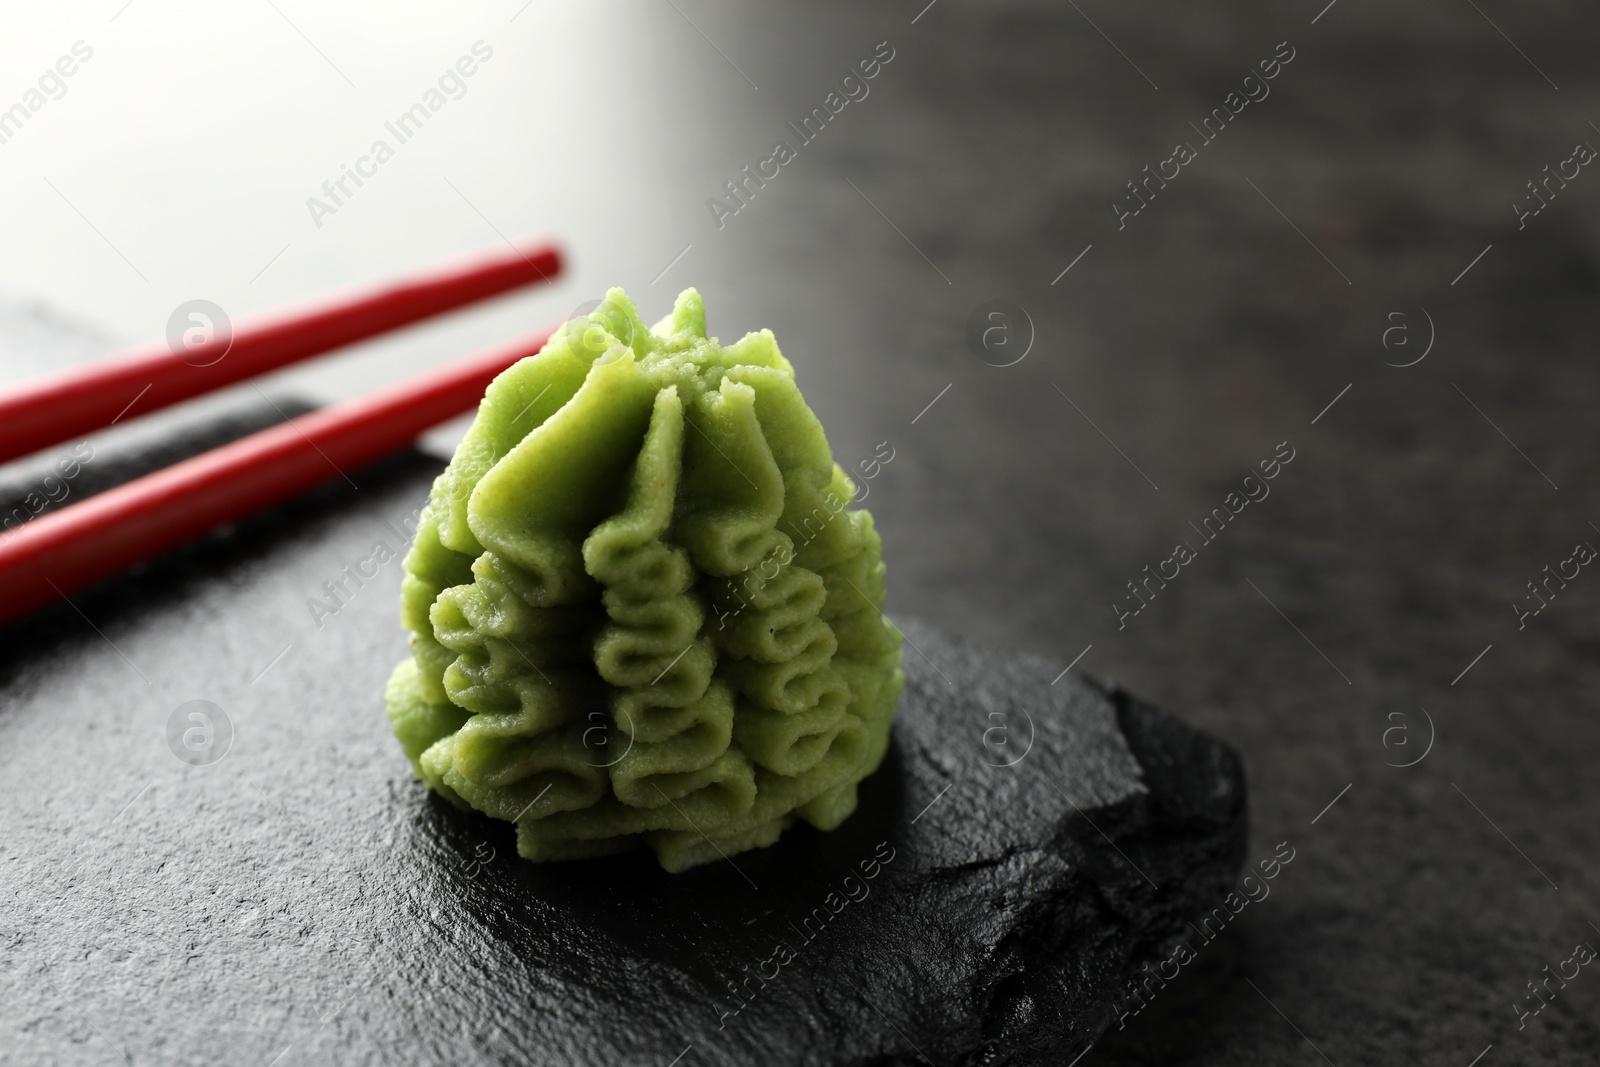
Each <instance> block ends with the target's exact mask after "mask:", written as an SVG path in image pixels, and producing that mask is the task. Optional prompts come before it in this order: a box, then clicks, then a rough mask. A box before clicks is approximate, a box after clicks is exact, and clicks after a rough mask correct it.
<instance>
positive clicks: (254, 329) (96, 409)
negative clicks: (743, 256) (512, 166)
mask: <svg viewBox="0 0 1600 1067" xmlns="http://www.w3.org/2000/svg"><path fill="white" fill-rule="evenodd" d="M561 266H562V260H561V254H560V252H559V251H558V250H557V249H555V248H553V247H549V246H540V247H536V248H529V249H518V250H514V251H513V252H512V253H509V254H503V255H496V256H493V257H489V258H483V259H478V260H475V261H472V262H467V263H456V264H447V265H445V266H443V267H441V268H438V269H436V270H435V271H433V272H431V273H430V274H428V275H426V276H422V277H418V278H415V279H412V280H410V281H406V282H401V283H398V284H394V285H389V286H386V287H383V288H380V289H377V290H374V291H371V292H365V293H360V294H356V295H354V296H349V297H344V298H339V299H335V300H332V301H330V302H328V303H326V304H322V305H318V306H314V307H311V308H308V309H304V310H300V311H294V312H289V313H283V314H278V315H274V316H270V317H267V318H264V319H261V320H259V321H256V322H253V323H249V324H240V325H239V326H238V327H236V328H235V329H234V330H233V333H232V337H231V343H229V344H227V347H226V349H225V351H223V352H222V355H221V357H220V358H217V359H215V361H212V359H211V357H209V356H207V355H206V353H205V352H204V350H203V349H201V350H200V351H199V353H198V354H199V355H200V356H201V357H202V358H201V359H195V358H194V353H190V352H185V357H186V358H179V356H178V354H177V353H176V352H175V351H173V350H172V348H170V347H169V346H168V345H167V344H166V343H163V342H157V343H153V344H150V345H147V346H145V347H143V348H139V349H135V350H133V351H131V352H126V353H123V354H121V355H117V356H112V357H110V358H108V359H105V360H102V361H99V362H97V363H93V364H90V365H88V366H85V367H78V368H73V369H70V370H67V371H63V372H60V373H57V374H51V375H47V376H44V377H40V378H35V379H33V380H31V381H26V382H23V383H21V384H19V385H17V386H14V387H11V388H10V389H8V390H7V391H6V393H5V395H4V396H0V462H4V461H7V460H11V459H15V458H17V457H18V456H22V455H27V454H29V453H32V452H36V451H38V450H39V449H42V448H45V447H47V446H49V445H52V444H58V443H60V442H63V441H67V440H70V439H72V438H76V437H79V436H81V435H83V434H85V433H88V432H91V431H93V430H99V429H103V428H105V427H107V426H109V425H111V424H112V423H113V422H116V421H118V420H119V419H121V418H124V417H127V415H133V416H135V417H137V416H139V415H146V414H149V413H151V412H153V411H155V410H157V409H160V408H164V407H167V406H169V405H172V404H176V403H178V402H180V401H183V400H188V399H191V398H193V397H197V396H201V395H204V394H205V393H208V392H211V391H212V390H215V389H220V388H222V387H223V386H226V385H232V384H234V383H236V382H241V381H245V380H247V379H249V378H253V377H255V376H257V375H260V374H265V373H267V372H268V371H272V370H276V369H278V368H280V367H285V366H288V365H290V364H292V363H296V362H299V361H301V360H304V359H309V358H311V357H313V356H319V355H322V354H324V353H326V352H329V351H332V350H333V349H336V348H341V347H343V346H345V345H349V344H353V343H354V342H356V341H360V340H364V339H366V338H369V337H374V336H377V335H379V334H383V333H387V332H389V331H391V330H396V329H399V328H401V327H403V326H408V325H410V324H412V323H415V322H418V321H421V320H423V319H426V318H430V317H432V316H435V315H439V314H442V313H444V312H446V311H451V310H453V309H456V308H459V307H463V306H465V305H468V304H472V303H475V302H477V301H480V300H484V299H487V298H489V297H491V296H496V295H499V294H501V293H505V292H508V291H510V290H512V289H516V288H520V287H522V286H525V285H530V284H532V283H534V282H543V281H549V280H550V279H551V278H553V277H555V276H556V275H558V274H559V273H560V272H561ZM554 329H555V328H554V327H552V328H547V329H543V330H540V331H538V332H537V333H535V334H532V335H530V336H528V337H526V338H523V339H521V340H518V341H516V342H514V343H512V344H509V345H506V346H504V347H500V348H496V349H493V350H490V351H486V352H483V353H480V354H477V355H473V356H470V357H468V358H466V359H463V360H461V361H459V362H457V363H454V364H451V365H449V366H446V367H443V368H441V369H438V370H434V371H430V372H428V373H426V374H422V375H419V376H417V377H415V378H411V379H408V380H406V381H404V382H401V383H400V384H398V385H394V386H390V387H388V388H385V389H381V390H378V391H377V392H374V393H370V394H367V395H365V396H361V397H357V398H355V399H353V400H349V401H345V402H343V403H339V404H334V405H332V406H329V407H326V408H322V409H320V410H318V411H313V412H311V413H309V414H306V415H302V416H300V417H298V418H294V419H290V420H288V421H287V422H284V423H282V424H280V425H278V426H274V427H271V428H269V429H266V430H262V431H260V432H259V433H254V434H251V435H249V436H248V437H243V438H240V439H239V440H237V441H234V442H232V443H231V444H227V445H223V446H221V447H220V448H215V449H212V450H211V451H209V452H205V453H202V454H201V455H198V456H195V457H193V458H191V459H187V460H184V461H183V462H181V463H176V464H174V465H172V466H170V467H166V468H164V469H162V470H158V471H155V472H154V473H152V474H148V475H145V476H144V477H142V478H138V479H135V480H134V481H131V482H127V483H125V484H123V485H120V486H118V487H116V488H114V489H108V490H106V491H105V492H103V493H99V494H97V495H95V496H92V497H89V498H88V499H86V500H84V501H82V502H80V503H77V504H72V505H70V506H68V507H65V508H62V509H60V510H59V511H51V512H47V513H45V514H42V515H40V516H39V517H38V518H35V519H32V520H31V521H25V522H23V523H22V524H21V525H15V526H12V527H11V528H7V529H4V530H0V622H7V621H10V620H11V619H15V618H17V617H19V616H21V615H24V614H26V613H27V612H30V611H33V610H34V609H35V608H39V607H42V606H44V605H45V604H49V603H51V602H53V601H55V600H58V599H63V598H66V597H67V596H68V595H69V594H71V593H72V592H74V591H75V590H78V589H82V588H83V587H85V586H88V585H91V584H92V583H94V582H97V581H100V580H101V579H103V578H107V577H110V576H111V575H113V574H116V573H118V572H120V571H122V570H124V569H126V568H128V567H130V566H132V565H133V564H135V563H137V562H139V561H141V560H144V559H148V558H150V557H152V556H155V555H157V554H159V553H161V552H165V551H167V550H169V549H173V548H176V547H178V546H179V545H182V544H184V543H185V542H187V541H190V540H192V539H193V538H196V537H198V536H200V535H201V534H204V533H206V532H208V531H210V530H213V529H215V528H216V527H218V526H220V525H222V524H223V523H226V522H229V521H231V520H234V519H238V518H241V517H243V516H246V515H249V514H252V513H253V512H256V511H259V510H261V509H263V508H266V507H269V506H271V505H273V504H276V503H279V502H281V501H284V500H287V499H288V498H290V497H292V496H295V495H296V494H298V493H302V492H304V491H306V490H308V489H311V488H313V487H315V486H317V485H319V484H321V483H323V482H326V481H329V480H331V479H334V478H338V477H340V476H342V475H344V474H345V472H346V471H350V470H354V469H356V468H359V467H362V466H364V465H366V464H369V463H372V462H373V461H375V460H377V459H380V458H382V457H383V456H386V455H388V454H390V453H391V452H394V451H397V450H398V449H400V448H403V447H405V446H406V445H407V444H409V443H411V442H412V441H414V440H415V439H416V438H417V436H418V435H419V434H421V433H422V432H423V431H425V430H427V429H429V428H430V427H433V426H436V425H438V424H439V423H441V422H444V421H445V420H447V419H450V418H452V417H454V416H456V415H459V414H461V413H463V412H465V411H469V410H471V409H472V408H473V407H474V406H475V405H476V404H477V403H478V400H479V399H480V398H481V397H482V396H483V393H484V390H485V389H486V388H488V385H489V382H490V381H492V380H493V379H494V377H495V376H496V375H498V374H499V373H500V372H501V371H503V370H505V369H506V368H507V367H509V366H511V365H512V364H513V363H515V362H517V361H518V360H520V359H522V358H524V357H526V356H531V355H534V354H536V353H537V352H538V351H539V350H540V349H541V348H543V347H544V344H545V342H546V341H548V340H549V338H550V335H551V333H553V332H554ZM219 347H221V346H220V345H219ZM201 362H205V363H207V364H208V365H205V366H198V365H196V364H197V363H201ZM5 518H7V516H0V522H3V520H4V519H5Z"/></svg>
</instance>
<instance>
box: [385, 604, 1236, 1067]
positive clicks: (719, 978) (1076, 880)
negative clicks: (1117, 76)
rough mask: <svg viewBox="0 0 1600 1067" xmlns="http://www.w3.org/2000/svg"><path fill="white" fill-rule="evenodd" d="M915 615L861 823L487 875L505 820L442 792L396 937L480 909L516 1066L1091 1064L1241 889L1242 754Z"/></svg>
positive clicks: (504, 851) (397, 953) (421, 949)
mask: <svg viewBox="0 0 1600 1067" xmlns="http://www.w3.org/2000/svg"><path fill="white" fill-rule="evenodd" d="M903 628H904V629H905V632H906V634H907V637H908V638H909V639H910V640H909V642H908V647H907V650H906V671H907V675H908V679H909V684H908V686H907V690H906V695H905V697H904V698H903V700H902V703H901V707H900V712H899V716H898V717H897V719H896V723H895V732H894V742H893V744H892V745H891V747H890V751H889V756H888V758H887V759H886V761H885V763H884V765H883V767H882V768H881V769H880V770H879V771H878V773H877V774H875V775H874V776H873V777H872V778H870V779H868V780H867V781H866V782H865V783H863V786H862V789H861V801H860V807H859V808H858V809H857V812H856V814H855V815H853V816H852V817H851V818H850V819H849V820H847V821H846V822H845V823H844V825H843V826H841V827H840V828H839V829H838V830H835V831H833V832H832V833H826V834H825V833H819V832H816V831H814V830H812V829H811V828H809V827H797V828H795V829H791V830H790V831H788V832H787V833H786V834H785V835H784V837H783V838H782V839H781V840H780V842H779V843H778V844H777V845H776V846H774V847H772V848H770V849H764V850H759V851H756V852H748V853H743V854H740V855H738V856H735V857H732V858H731V859H730V860H728V861H726V862H721V861H719V862H717V863H713V864H710V865H708V866H705V867H701V868H698V869H696V870H693V871H690V872H687V873H685V874H681V875H676V876H674V875H668V874H665V873H664V872H662V871H660V870H659V869H657V868H656V867H655V864H654V862H653V861H652V860H650V859H648V858H647V857H646V856H644V855H641V854H635V855H629V856H623V857H616V858H611V859H606V860H599V861H590V862H585V863H576V864H558V865H545V866H540V865H534V864H529V863H526V862H523V861H521V860H519V859H518V858H517V857H516V856H515V853H514V845H513V842H512V836H511V834H510V833H509V832H508V831H507V832H494V833H493V836H492V838H491V840H492V842H493V845H494V858H493V859H492V860H490V861H488V862H487V864H486V866H485V868H484V870H483V872H482V873H481V874H480V873H479V871H478V870H477V868H478V864H475V863H470V862H464V857H466V858H470V856H471V855H472V854H473V853H474V851H475V850H476V852H477V854H478V855H480V856H481V855H482V854H483V849H482V845H481V842H482V841H483V837H484V834H485V829H486V826H485V824H486V820H482V819H479V818H476V817H474V816H472V815H470V814H463V813H461V812H458V811H456V810H455V809H454V808H451V807H450V806H449V805H447V804H444V803H443V802H441V801H439V800H438V799H437V798H435V797H432V796H431V795H427V794H425V793H424V791H423V790H422V787H421V786H418V787H417V788H416V790H415V791H414V792H415V793H417V794H418V797H417V801H418V803H419V805H420V806H421V807H422V809H423V811H424V814H422V815H421V816H420V817H419V818H418V819H417V820H416V821H415V823H414V825H413V827H412V834H413V840H412V845H413V847H414V848H415V849H416V850H417V851H418V852H419V853H420V857H419V862H422V863H426V864H428V865H429V866H430V868H431V876H432V877H433V878H434V879H436V880H437V881H436V885H435V886H434V887H431V888H430V889H429V890H428V891H427V892H418V893H408V894H406V896H405V901H406V906H408V907H410V908H412V909H415V910H414V913H413V914H412V915H411V918H412V919H413V920H414V921H411V922H404V923H399V924H396V926H395V927H394V928H393V929H394V933H395V934H396V935H397V940H396V941H395V942H393V943H391V944H390V945H388V946H387V948H388V950H389V951H390V952H391V953H392V955H393V957H394V958H395V960H396V961H397V963H400V962H402V961H406V960H412V961H414V960H416V959H417V958H418V957H419V956H421V955H423V954H425V953H426V952H427V951H428V946H429V944H430V943H431V942H432V941H433V939H434V937H435V936H436V933H437V931H435V930H434V929H432V928H431V927H430V924H429V922H428V921H427V920H428V916H429V914H430V913H431V912H432V911H433V910H434V908H435V907H436V904H435V902H434V899H433V897H434V894H435V893H443V894H446V895H448V896H449V897H451V898H452V899H456V900H459V901H460V902H461V906H463V907H465V908H468V909H470V910H471V911H473V912H474V913H476V914H477V915H479V916H482V917H484V918H485V924H484V929H483V936H484V937H487V938H493V939H494V940H495V941H497V942H499V943H501V945H502V946H510V948H511V955H513V956H514V957H515V960H516V962H515V964H514V965H513V967H512V969H511V971H510V972H509V973H501V974H499V975H497V976H494V978H493V988H494V1001H495V1002H494V1003H492V1004H489V1003H486V1004H480V1005H478V1010H480V1011H482V1012H483V1013H484V1015H485V1016H486V1017H487V1016H491V1015H493V1016H497V1017H498V1018H499V1019H500V1020H501V1021H502V1023H506V1024H507V1026H508V1028H509V1029H510V1031H511V1033H510V1034H508V1035H507V1043H508V1044H509V1045H510V1047H512V1048H514V1049H515V1050H516V1051H517V1053H518V1055H517V1057H515V1058H510V1059H507V1060H506V1061H505V1062H518V1061H519V1060H522V1059H523V1058H524V1057H525V1058H526V1061H531V1062H533V1063H537V1064H546V1063H549V1064H582V1065H590V1064H593V1065H601V1064H656V1063H659V1064H665V1063H666V1062H667V1061H668V1060H670V1059H671V1057H672V1056H673V1055H675V1054H677V1053H678V1052H680V1051H682V1050H683V1049H685V1048H686V1047H689V1046H692V1053H691V1055H692V1057H693V1058H692V1060H691V1059H690V1057H689V1056H686V1057H685V1058H684V1061H683V1062H685V1063H689V1062H693V1063H695V1064H727V1065H735V1064H739V1065H743V1064H753V1063H759V1064H772V1065H778V1064H783V1065H788V1064H795V1065H800V1064H808V1065H810V1064H815V1065H819V1067H820V1065H829V1067H833V1065H852V1067H854V1065H862V1067H866V1065H882V1067H888V1065H898V1064H913V1063H924V1062H931V1063H933V1064H938V1065H940V1067H945V1065H953V1064H974V1065H976V1064H1011V1063H1017V1064H1040V1063H1057V1062H1059V1063H1061V1064H1067V1063H1069V1062H1071V1061H1072V1060H1073V1059H1074V1058H1075V1057H1076V1056H1077V1055H1078V1053H1080V1052H1082V1051H1083V1050H1084V1049H1085V1048H1086V1047H1087V1046H1088V1045H1089V1044H1090V1042H1091V1041H1093V1040H1094V1039H1095V1038H1096V1037H1097V1036H1098V1035H1099V1034H1100V1032H1101V1031H1102V1030H1103V1029H1104V1028H1105V1027H1106V1026H1107V1025H1108V1024H1111V1023H1113V1022H1114V1021H1115V1013H1114V1011H1113V1004H1114V1003H1116V1002H1118V1001H1120V1000H1121V999H1122V998H1123V996H1124V995H1125V991H1126V988H1127V986H1128V978H1129V976H1130V975H1131V974H1132V973H1133V971H1134V970H1135V969H1136V968H1137V966H1138V965H1140V964H1142V963H1144V962H1146V961H1148V960H1152V959H1154V958H1156V957H1157V956H1158V955H1165V954H1166V950H1167V949H1168V948H1170V947H1171V946H1172V945H1173V944H1175V943H1176V941H1177V940H1179V939H1181V938H1183V937H1184V936H1185V934H1186V923H1187V922H1188V920H1189V919H1191V918H1192V917H1193V916H1195V915H1196V914H1199V913H1201V912H1203V911H1206V910H1209V909H1210V908H1211V907H1212V906H1214V905H1215V904H1216V902H1217V901H1219V900H1221V899H1222V897H1224V896H1225V895H1226V894H1227V892H1228V890H1229V889H1230V888H1232V885H1231V883H1232V882H1233V880H1234V878H1235V876H1236V874H1237V871H1238V869H1239V866H1240V864H1241V863H1242V862H1243V858H1244V848H1245V843H1246V842H1245V838H1246V831H1247V814H1246V810H1247V809H1246V795H1245V783H1244V775H1243V769H1242V766H1241V764H1240V761H1239V759H1238V757H1237V755H1236V754H1235V753H1234V752H1233V750H1232V749H1231V748H1229V747H1227V746H1226V745H1224V744H1222V743H1220V742H1218V741H1217V740H1215V739H1213V738H1210V737H1208V736H1206V735H1204V734H1202V733H1200V732H1198V731H1195V730H1192V729H1190V728H1189V727H1187V726H1185V725H1183V724H1182V723H1180V722H1179V721H1178V720H1176V719H1175V718H1173V717H1172V716H1170V715H1168V714H1167V713H1165V712H1163V711H1160V710H1158V709H1156V708H1154V707H1151V706H1150V705H1148V704H1145V703H1143V702H1142V701H1140V700H1138V699H1137V698H1135V697H1131V696H1129V695H1128V694H1126V693H1124V692H1121V691H1118V690H1114V689H1113V690H1107V689H1105V688H1102V687H1101V686H1099V685H1097V684H1096V683H1094V682H1092V681H1086V680H1082V679H1080V678H1079V677H1078V676H1076V675H1068V676H1066V677H1065V678H1063V679H1061V681H1060V682H1059V683H1058V684H1056V685H1054V686H1052V685H1051V679H1052V678H1055V677H1056V676H1057V674H1059V672H1060V670H1061V665H1060V664H1052V663H1050V662H1048V661H1046V660H1043V659H1039V658H1036V657H1032V656H1013V655H1006V654H1003V653H998V652H995V651H992V650H987V649H982V648H978V647H976V646H973V645H970V644H967V643H965V642H962V641H959V640H957V639H955V638H953V637H951V636H949V635H947V634H945V633H943V632H941V631H940V630H937V629H935V628H933V627H930V626H928V625H926V624H920V623H916V622H906V623H904V624H903ZM911 643H914V644H915V646H916V649H918V650H920V652H917V651H913V650H912V648H911V647H910V645H911ZM986 730H987V731H996V730H1004V731H1005V736H1003V737H1002V736H1001V734H999V733H994V732H991V733H989V734H988V736H987V739H986V737H985V731H986ZM986 741H987V743H986ZM496 831H498V828H496ZM469 874H470V875H471V876H470V877H469ZM867 874H872V875H873V877H871V878H870V879H869V878H867V877H866V875H867ZM484 875H487V877H485V876H484ZM497 954H499V955H501V956H502V958H504V955H503V954H500V953H497ZM512 1018H515V1019H516V1020H517V1024H516V1025H515V1026H509V1023H508V1022H507V1021H508V1020H509V1019H512ZM458 1022H459V1020H447V1019H439V1020H435V1021H434V1023H433V1025H438V1026H439V1027H440V1028H441V1030H444V1031H447V1032H453V1027H454V1025H456V1024H457V1023H458ZM440 1036H441V1037H443V1034H441V1035H440ZM444 1050H445V1046H444V1045H443V1044H441V1045H440V1046H439V1047H438V1049H437V1051H438V1052H440V1053H442V1052H443V1051H444ZM394 1052H395V1054H396V1055H401V1054H402V1047H401V1046H399V1045H397V1046H396V1047H395V1049H394Z"/></svg>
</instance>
